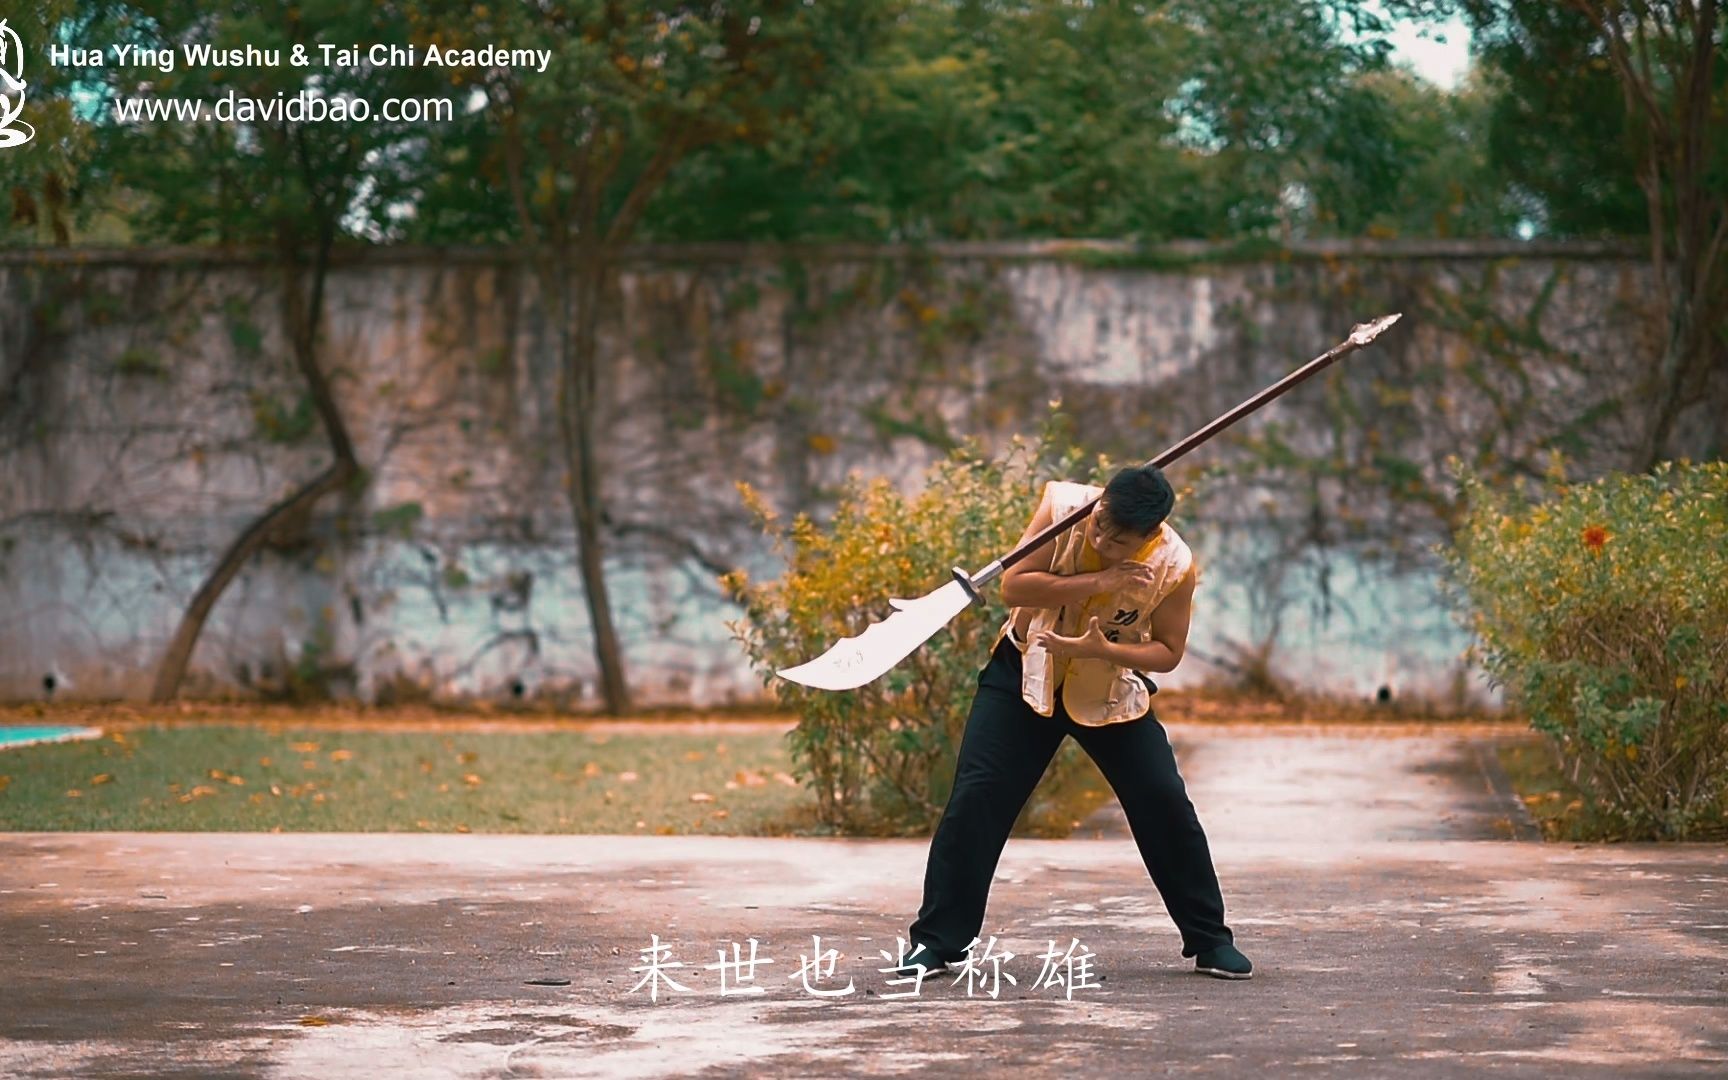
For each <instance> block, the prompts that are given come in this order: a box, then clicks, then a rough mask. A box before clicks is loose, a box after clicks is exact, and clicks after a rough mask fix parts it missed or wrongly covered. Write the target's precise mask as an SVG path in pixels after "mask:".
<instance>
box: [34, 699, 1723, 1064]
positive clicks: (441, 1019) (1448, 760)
mask: <svg viewBox="0 0 1728 1080" xmlns="http://www.w3.org/2000/svg"><path fill="white" fill-rule="evenodd" d="M1172 736H1173V741H1174V742H1175V743H1176V745H1177V749H1178V753H1179V756H1180V760H1181V764H1182V767H1183V770H1184V774H1185V775H1186V776H1187V777H1188V780H1189V786H1190V793H1191V795H1192V796H1193V798H1194V801H1195V804H1196V806H1197V807H1198V808H1199V812H1200V815H1201V818H1202V820H1203V821H1204V822H1205V824H1206V825H1207V828H1208V832H1209V835H1210V837H1211V841H1212V847H1213V853H1214V856H1215V859H1216V862H1217V864H1218V868H1219V874H1220V877H1221V879H1222V881H1223V885H1224V891H1225V897H1226V900H1227V902H1228V905H1229V919H1230V922H1231V924H1232V926H1233V927H1234V928H1235V931H1236V935H1237V940H1238V942H1239V944H1240V945H1241V946H1242V947H1243V949H1244V950H1245V951H1247V952H1248V953H1249V955H1250V956H1252V957H1253V958H1254V959H1255V961H1256V963H1257V972H1256V977H1255V978H1254V979H1253V980H1251V981H1248V982H1224V981H1221V980H1215V979H1210V978H1206V977H1204V976H1199V975H1195V974H1194V973H1192V971H1191V970H1189V969H1190V967H1191V964H1192V962H1191V961H1184V960H1183V959H1182V958H1181V957H1180V955H1179V952H1180V943H1179V940H1178V938H1177V935H1176V932H1175V929H1174V927H1172V926H1171V925H1170V922H1169V920H1168V917H1167V916H1166V915H1165V913H1164V911H1163V909H1162V906H1161V904H1160V902H1159V900H1158V898H1157V895H1156V893H1155V892H1154V891H1153V890H1152V888H1151V886H1150V884H1149V882H1148V881H1147V879H1146V874H1145V871H1144V869H1143V868H1142V867H1141V866H1140V864H1139V862H1138V857H1137V854H1136V852H1135V850H1134V848H1133V845H1132V843H1131V841H1129V840H1128V839H1127V838H1126V837H1125V836H1124V835H1121V834H1119V833H1117V832H1116V831H1114V829H1115V826H1113V824H1112V821H1111V815H1110V814H1109V813H1102V814H1100V815H1099V816H1098V817H1097V818H1096V819H1094V820H1093V821H1090V822H1088V823H1087V828H1086V829H1084V830H1082V833H1081V836H1082V838H1081V839H1076V840H1066V841H1034V840H1020V839H1016V840H1014V841H1011V842H1010V844H1009V846H1008V849H1007V851H1006V853H1005V854H1004V857H1003V861H1002V864H1001V867H1000V869H999V871H998V880H997V883H996V886H995V889H994V891H993V894H992V902H991V908H990V912H989V918H988V921H987V924H986V928H985V933H986V935H995V936H996V937H997V938H998V941H997V951H998V953H1000V952H1002V951H1003V950H1004V949H1005V950H1007V951H1010V952H1012V953H1013V954H1014V955H1013V957H1012V958H1010V959H1007V960H1006V961H1005V962H1004V964H1003V965H1002V968H1001V970H1002V971H1004V972H1005V973H1006V974H1007V975H1008V976H1011V977H1012V978H1014V979H1015V980H1016V981H1015V982H1014V983H1011V984H1010V983H1007V982H1006V981H1004V982H1003V983H1001V984H1000V985H999V986H998V987H997V989H998V996H997V997H995V998H991V997H989V996H986V991H987V989H989V987H988V985H986V983H985V982H984V981H983V980H979V981H975V982H974V983H972V984H971V985H970V990H971V996H968V989H969V986H968V984H967V982H965V981H964V980H962V981H960V982H955V981H953V978H952V976H947V977H941V978H938V979H932V980H930V981H927V982H926V983H925V984H924V985H923V986H922V988H920V990H919V993H918V994H917V996H916V997H906V998H894V997H891V995H894V994H897V993H906V992H907V991H908V990H910V989H912V987H910V986H904V985H903V986H894V985H890V984H889V979H890V976H889V975H887V974H884V973H882V972H880V971H878V970H877V969H878V968H880V967H882V966H884V964H885V961H884V960H882V959H881V957H880V956H879V951H880V950H884V949H887V950H891V949H893V948H894V947H895V938H896V935H899V934H903V933H904V932H905V927H906V924H907V922H908V921H909V920H910V918H911V916H912V914H913V913H914V911H915V910H916V907H917V904H918V900H919V892H920V882H921V875H922V870H923V863H924V854H925V844H924V842H922V841H864V840H778V839H775V840H768V839H748V838H736V839H725V838H705V837H651V838H644V837H566V836H557V837H553V836H547V837H537V836H515V835H512V836H488V835H479V834H475V835H459V836H426V835H387V834H372V835H331V834H325V835H318V834H299V835H293V834H285V835H256V834H245V835H238V834H113V833H84V834H71V833H60V834H0V1076H5V1077H62V1076H98V1077H121V1076H126V1077H133V1076H143V1077H157V1076H163V1077H166V1076H236V1077H252V1076H257V1077H320V1078H322V1077H331V1078H340V1077H352V1076H367V1077H373V1076H376V1075H379V1074H380V1073H382V1074H384V1075H389V1076H410V1077H419V1076H426V1077H452V1078H458V1077H460V1078H467V1077H554V1076H571V1077H580V1076H662V1075H707V1076H800V1077H801V1076H830V1075H900V1074H907V1073H918V1072H929V1073H930V1074H932V1075H935V1074H937V1073H962V1074H969V1073H983V1072H996V1073H999V1072H1005V1071H1010V1070H1011V1071H1012V1072H1013V1073H1014V1074H1016V1075H1030V1076H1056V1075H1071V1074H1073V1073H1075V1072H1076V1071H1077V1070H1086V1069H1092V1070H1097V1069H1106V1070H1110V1071H1125V1072H1131V1073H1133V1074H1141V1075H1144V1074H1154V1075H1166V1074H1183V1075H1187V1074H1198V1075H1209V1076H1220V1077H1233V1076H1239V1075H1247V1074H1258V1073H1267V1074H1272V1075H1299V1076H1399V1077H1403V1076H1418V1077H1430V1076H1432V1077H1451V1076H1460V1077H1462V1076H1475V1075H1479V1074H1481V1073H1484V1072H1493V1073H1503V1074H1507V1075H1516V1076H1556V1077H1559V1076H1566V1077H1575V1076H1584V1077H1591V1076H1601V1077H1608V1076H1623V1075H1649V1076H1669V1075H1672V1076H1721V1075H1724V1074H1728V849H1724V848H1723V847H1720V846H1705V845H1665V846H1653V845H1652V846H1645V845H1639V846H1576V845H1551V844H1540V843H1534V842H1528V841H1516V840H1497V839H1493V838H1494V837H1498V836H1515V835H1520V832H1519V829H1520V822H1521V820H1522V819H1521V818H1520V816H1519V813H1518V811H1519V808H1518V807H1517V805H1516V804H1515V803H1514V802H1512V801H1511V800H1510V798H1509V796H1508V795H1507V794H1506V793H1505V792H1504V790H1503V789H1502V788H1501V786H1500V785H1502V784H1503V777H1501V778H1497V777H1496V776H1495V775H1494V774H1495V772H1496V771H1497V770H1495V769H1494V768H1493V766H1492V756H1491V755H1489V754H1485V753H1484V752H1483V748H1484V747H1485V746H1487V745H1488V744H1489V742H1490V740H1492V739H1493V738H1495V737H1498V736H1497V735H1496V734H1495V733H1493V732H1485V733H1478V734H1475V735H1468V736H1467V735H1460V734H1448V733H1445V732H1420V731H1417V732H1413V733H1405V734H1402V735H1397V734H1387V733H1385V732H1379V733H1376V732H1373V731H1366V730H1364V731H1357V732H1355V733H1352V732H1351V731H1349V730H1342V729H1323V728H1322V729H1294V730H1285V729H1250V730H1243V729H1235V728H1230V727H1224V726H1216V725H1200V726H1195V727H1192V728H1184V727H1174V728H1173V729H1172ZM1523 825H1524V826H1525V827H1527V822H1524V823H1523ZM1093 835H1098V838H1097V839H1092V838H1090V837H1091V836H1093ZM1526 835H1527V833H1526ZM655 936H658V939H659V941H660V942H661V943H662V944H663V945H665V946H667V947H668V948H669V950H670V951H669V954H668V955H666V956H665V961H664V962H665V963H667V964H671V963H678V964H681V965H683V966H680V967H667V968H666V969H665V971H664V974H665V975H666V976H667V977H669V978H671V979H673V980H675V981H676V982H677V983H678V984H679V985H681V986H683V987H685V988H687V992H684V991H678V990H672V989H670V988H669V987H668V986H667V985H666V984H665V983H660V982H657V983H656V995H655V996H656V998H657V1000H650V998H649V996H648V989H649V988H648V987H647V986H643V987H642V988H641V989H638V990H636V991H635V992H632V987H633V986H635V985H636V984H637V983H638V982H639V981H640V980H641V979H642V978H643V977H644V972H642V971H636V970H632V969H633V968H641V967H643V966H644V965H645V957H644V955H643V950H646V949H649V948H650V945H651V941H652V939H653V938H654V937H655ZM813 936H819V937H820V939H821V942H820V951H821V952H826V951H827V950H830V949H833V950H836V951H837V955H836V956H835V958H834V959H835V963H834V968H833V971H832V974H831V975H830V974H826V973H824V972H823V971H821V970H820V969H816V970H811V969H809V968H806V969H805V970H803V971H800V966H801V965H800V958H801V957H811V956H814V955H816V954H817V953H818V950H817V949H816V947H815V946H814V944H813V941H812V938H813ZM751 938H754V939H755V942H756V947H757V958H758V959H760V960H769V961H772V962H771V963H765V964H761V965H758V966H757V967H756V968H755V969H754V979H753V980H751V981H743V980H742V979H741V978H740V976H743V975H745V974H747V973H748V972H749V969H748V968H747V967H745V966H739V967H736V968H733V969H732V970H730V971H727V970H722V969H721V967H720V966H719V965H718V959H719V954H720V953H721V952H722V951H723V950H724V951H726V954H727V955H728V956H730V949H729V946H730V945H731V944H732V943H737V944H738V945H740V946H741V954H740V955H741V957H742V958H743V959H748V957H749V950H750V946H749V943H748V942H749V939H751ZM1076 942H1077V944H1074V943H1076ZM1052 944H1053V945H1054V948H1052ZM1046 952H1049V953H1051V954H1052V955H1051V958H1050V959H1049V960H1047V961H1046V960H1042V959H1040V954H1041V953H1046ZM1056 954H1061V955H1060V956H1059V957H1058V956H1057V955H1056ZM1080 958H1084V960H1083V962H1079V960H1080ZM1046 969H1048V970H1046ZM985 971H986V972H988V971H989V966H988V965H986V966H985ZM722 978H724V979H725V980H726V983H727V985H726V986H725V987H724V988H723V987H722ZM533 980H544V981H547V982H551V983H554V984H556V983H559V982H560V981H562V980H568V982H567V983H566V984H563V985H540V984H534V983H533V982H532V981H533ZM806 984H808V989H807V987H806ZM848 985H850V986H851V987H852V989H851V992H850V993H844V994H840V995H839V996H831V997H819V996H816V995H815V993H814V992H816V991H829V992H836V993H838V992H840V991H843V990H844V988H845V987H846V986H848ZM752 988H761V989H762V990H763V991H764V992H763V993H760V994H747V993H739V992H737V991H739V990H744V989H752Z"/></svg>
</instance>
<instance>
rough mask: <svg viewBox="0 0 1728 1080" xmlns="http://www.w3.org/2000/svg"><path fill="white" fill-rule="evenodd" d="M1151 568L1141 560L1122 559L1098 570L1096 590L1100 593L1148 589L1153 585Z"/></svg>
mask: <svg viewBox="0 0 1728 1080" xmlns="http://www.w3.org/2000/svg"><path fill="white" fill-rule="evenodd" d="M1153 580H1154V579H1153V577H1152V568H1151V567H1150V566H1147V565H1146V564H1145V563H1143V562H1134V561H1133V560H1124V561H1123V562H1119V563H1117V564H1116V565H1115V566H1112V567H1110V568H1109V569H1108V570H1100V571H1098V574H1097V581H1098V591H1099V592H1101V593H1111V592H1122V591H1124V590H1127V589H1149V588H1151V587H1152V585H1153Z"/></svg>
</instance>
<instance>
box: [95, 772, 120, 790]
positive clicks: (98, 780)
mask: <svg viewBox="0 0 1728 1080" xmlns="http://www.w3.org/2000/svg"><path fill="white" fill-rule="evenodd" d="M113 782H114V776H113V774H111V773H97V774H96V775H95V776H92V777H91V778H90V786H91V787H95V786H96V785H97V784H111V783H113Z"/></svg>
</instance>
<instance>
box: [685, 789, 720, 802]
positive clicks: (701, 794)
mask: <svg viewBox="0 0 1728 1080" xmlns="http://www.w3.org/2000/svg"><path fill="white" fill-rule="evenodd" d="M690 801H691V802H713V801H714V796H712V795H710V794H708V793H707V792H706V791H692V792H691V793H690Z"/></svg>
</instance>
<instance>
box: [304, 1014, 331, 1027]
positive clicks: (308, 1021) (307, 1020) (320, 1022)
mask: <svg viewBox="0 0 1728 1080" xmlns="http://www.w3.org/2000/svg"><path fill="white" fill-rule="evenodd" d="M296 1023H298V1024H299V1025H300V1026H301V1027H329V1026H330V1021H328V1020H326V1019H324V1018H323V1017H322V1016H302V1017H301V1018H300V1019H299V1020H298V1021H296Z"/></svg>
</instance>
